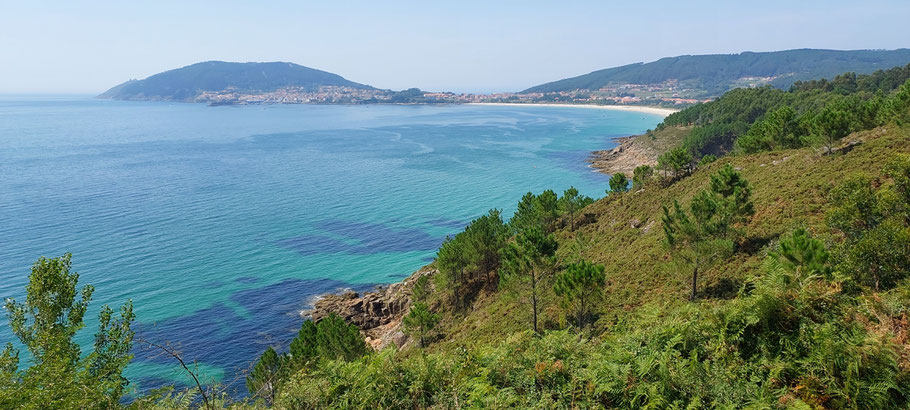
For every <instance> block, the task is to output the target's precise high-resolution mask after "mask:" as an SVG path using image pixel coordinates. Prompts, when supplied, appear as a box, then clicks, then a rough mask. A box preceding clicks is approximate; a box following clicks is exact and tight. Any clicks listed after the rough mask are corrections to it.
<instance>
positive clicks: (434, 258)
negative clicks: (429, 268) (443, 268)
mask: <svg viewBox="0 0 910 410" xmlns="http://www.w3.org/2000/svg"><path fill="white" fill-rule="evenodd" d="M435 260H436V257H435V256H427V257H426V258H421V259H420V261H421V262H423V263H430V262H433V261H435Z"/></svg>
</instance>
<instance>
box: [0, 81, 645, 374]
mask: <svg viewBox="0 0 910 410" xmlns="http://www.w3.org/2000/svg"><path fill="white" fill-rule="evenodd" d="M659 121H660V117H658V116H655V115H649V114H641V113H630V112H622V111H608V110H597V109H580V108H570V107H556V108H553V107H502V106H498V107H489V106H484V107H481V106H308V105H268V106H244V107H208V106H205V105H201V104H180V103H145V102H116V101H105V100H95V99H92V98H88V97H85V98H82V97H46V96H43V97H22V96H5V97H0V298H4V299H5V298H6V297H15V298H17V299H19V300H23V299H24V294H25V289H24V288H25V285H26V283H27V279H28V273H29V268H30V266H31V264H32V263H34V262H35V260H36V259H37V258H38V257H39V256H47V257H54V256H59V255H62V254H63V253H66V252H71V253H72V254H73V267H74V270H75V271H77V272H79V274H80V284H93V285H94V286H95V289H96V291H95V294H94V298H93V303H92V305H91V308H90V310H89V312H88V314H87V315H86V317H87V326H86V328H85V329H84V330H83V331H82V333H81V334H80V336H79V341H80V342H81V343H83V345H85V346H88V345H90V344H91V340H92V338H91V334H92V333H93V332H94V331H95V328H96V326H97V314H98V310H99V308H100V306H101V305H102V304H110V305H112V306H119V305H120V304H122V303H123V302H124V301H126V300H127V299H132V300H133V302H134V304H135V313H136V314H137V316H138V319H137V320H138V322H139V324H138V326H137V328H138V329H139V330H140V334H141V336H142V337H144V338H146V339H150V340H155V341H159V342H163V341H167V342H170V343H172V344H174V345H176V346H179V347H180V350H181V351H182V352H183V354H184V356H186V358H188V359H195V360H198V361H199V363H200V369H202V371H203V373H205V375H206V377H207V378H212V379H216V380H222V381H224V382H225V383H227V384H232V383H233V385H234V386H236V387H239V388H242V379H241V378H240V377H241V376H242V373H243V371H245V370H246V369H248V368H249V365H250V362H251V361H252V360H254V359H256V357H257V356H258V354H259V353H261V352H262V351H263V350H264V349H265V347H266V346H267V345H269V344H274V345H276V346H279V345H280V346H287V344H288V342H289V341H290V339H291V338H293V336H294V334H295V332H296V330H297V329H298V328H299V326H300V323H301V319H300V316H299V315H298V312H299V311H300V310H301V309H304V308H306V307H308V306H309V305H310V304H311V303H312V301H313V298H314V296H315V295H319V294H323V293H326V292H334V291H338V290H341V289H344V288H352V289H357V290H366V289H370V288H371V287H372V286H373V285H375V284H379V283H388V282H395V281H398V280H400V279H402V278H404V277H406V276H408V275H409V274H410V273H411V272H413V271H414V270H416V269H417V268H419V267H420V266H422V265H424V264H426V263H428V262H429V261H431V260H432V258H433V256H434V255H435V252H436V249H437V247H438V246H439V244H440V243H441V242H442V240H443V238H444V237H445V236H446V235H447V234H453V233H456V232H458V231H460V230H461V229H462V228H463V227H464V225H465V224H466V223H467V222H468V221H470V220H471V219H472V218H474V217H476V216H479V215H480V214H482V213H484V212H486V211H487V210H488V209H490V208H501V209H503V210H504V211H505V212H506V214H507V215H511V213H512V212H514V209H515V204H516V203H517V201H518V199H519V198H520V197H521V195H522V194H524V193H526V192H528V191H529V190H530V191H534V192H536V193H537V192H540V191H542V190H544V189H548V188H552V189H555V190H557V191H558V192H562V191H563V190H565V189H566V188H568V187H569V186H572V185H574V186H575V187H577V188H578V189H579V190H580V191H581V192H582V193H584V194H587V195H590V196H595V197H601V196H603V193H604V189H605V188H606V187H607V176H605V175H602V174H597V173H593V172H591V170H590V169H588V168H587V166H586V164H585V161H584V160H585V158H586V157H587V155H588V153H589V152H590V151H591V150H594V149H602V148H608V147H611V146H613V145H614V144H613V143H612V142H610V138H612V137H617V136H624V135H630V134H634V133H640V132H642V131H644V130H645V129H647V128H653V127H654V125H655V124H657V123H658V122H659ZM14 340H15V338H14V337H13V335H12V334H11V332H10V330H9V326H8V323H7V322H6V317H5V315H3V317H2V318H0V343H2V344H5V343H6V342H7V341H14ZM23 357H25V355H23ZM127 373H128V374H127V376H128V377H130V379H131V380H133V381H134V383H135V384H138V385H140V386H141V387H143V388H146V387H150V386H156V385H159V384H161V383H167V382H170V381H173V380H181V379H182V376H181V375H180V374H179V372H177V371H176V368H175V366H174V363H173V362H172V361H170V360H169V359H167V358H164V357H159V356H157V355H154V354H151V353H150V352H146V351H144V350H137V351H136V359H135V360H134V363H133V364H131V365H130V367H129V368H128V372H127ZM238 380H239V381H238ZM235 381H238V382H236V383H235Z"/></svg>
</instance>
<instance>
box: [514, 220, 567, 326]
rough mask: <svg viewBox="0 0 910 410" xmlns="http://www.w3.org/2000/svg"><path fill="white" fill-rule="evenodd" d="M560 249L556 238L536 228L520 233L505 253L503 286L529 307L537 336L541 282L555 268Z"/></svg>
mask: <svg viewBox="0 0 910 410" xmlns="http://www.w3.org/2000/svg"><path fill="white" fill-rule="evenodd" d="M557 247H558V244H557V243H556V239H555V238H554V237H553V235H547V234H545V233H544V232H543V231H541V230H540V228H537V227H533V228H531V229H528V230H527V231H524V232H521V233H519V234H518V236H517V237H516V239H515V242H513V243H509V244H507V245H506V247H505V248H503V250H502V259H503V263H502V265H503V266H502V269H501V271H500V276H501V277H502V282H504V284H505V287H506V288H508V289H511V290H512V291H513V292H515V293H517V294H519V295H520V296H521V297H522V298H523V299H525V300H526V302H525V303H526V304H529V305H530V307H531V323H532V325H533V326H532V329H533V330H534V332H535V333H537V332H538V331H539V329H538V327H537V314H538V312H539V310H538V309H539V308H538V300H539V298H540V282H541V279H542V278H543V277H544V276H545V275H550V274H552V273H553V271H554V270H555V268H556V258H555V255H556V248H557Z"/></svg>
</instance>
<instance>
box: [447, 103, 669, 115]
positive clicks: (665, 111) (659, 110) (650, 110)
mask: <svg viewBox="0 0 910 410" xmlns="http://www.w3.org/2000/svg"><path fill="white" fill-rule="evenodd" d="M464 105H487V106H503V107H521V106H526V107H573V108H592V109H601V110H616V111H629V112H640V113H645V114H655V115H660V116H663V117H666V116H668V115H670V114H673V113H675V112H678V111H679V109H676V108H664V107H650V106H644V105H596V104H555V103H465V104H464Z"/></svg>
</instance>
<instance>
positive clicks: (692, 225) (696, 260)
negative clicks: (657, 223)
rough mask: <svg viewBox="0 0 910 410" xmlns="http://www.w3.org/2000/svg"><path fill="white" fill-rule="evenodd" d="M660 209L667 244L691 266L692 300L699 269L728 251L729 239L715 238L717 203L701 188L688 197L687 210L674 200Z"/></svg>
mask: <svg viewBox="0 0 910 410" xmlns="http://www.w3.org/2000/svg"><path fill="white" fill-rule="evenodd" d="M663 212H664V216H663V229H664V234H665V236H666V243H667V245H668V246H669V248H670V250H671V252H673V254H674V255H675V256H676V257H677V258H678V259H680V260H681V261H683V262H685V263H687V264H688V265H690V266H691V267H692V292H691V293H690V295H689V300H695V296H696V294H697V291H698V273H699V271H701V270H703V269H705V268H706V267H708V266H710V264H712V263H713V262H715V261H716V260H717V259H718V258H719V257H720V256H722V255H725V254H727V253H729V252H730V251H731V250H732V242H730V241H726V240H723V239H720V238H719V237H718V227H719V226H720V225H721V224H722V221H721V220H720V214H721V205H720V204H718V201H717V197H716V195H713V194H712V193H710V192H709V191H701V192H699V193H698V194H697V195H695V197H694V198H692V203H691V204H690V206H689V211H688V212H686V211H685V210H684V209H683V208H682V205H680V204H679V202H678V201H673V206H672V208H669V207H667V206H664V207H663Z"/></svg>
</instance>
